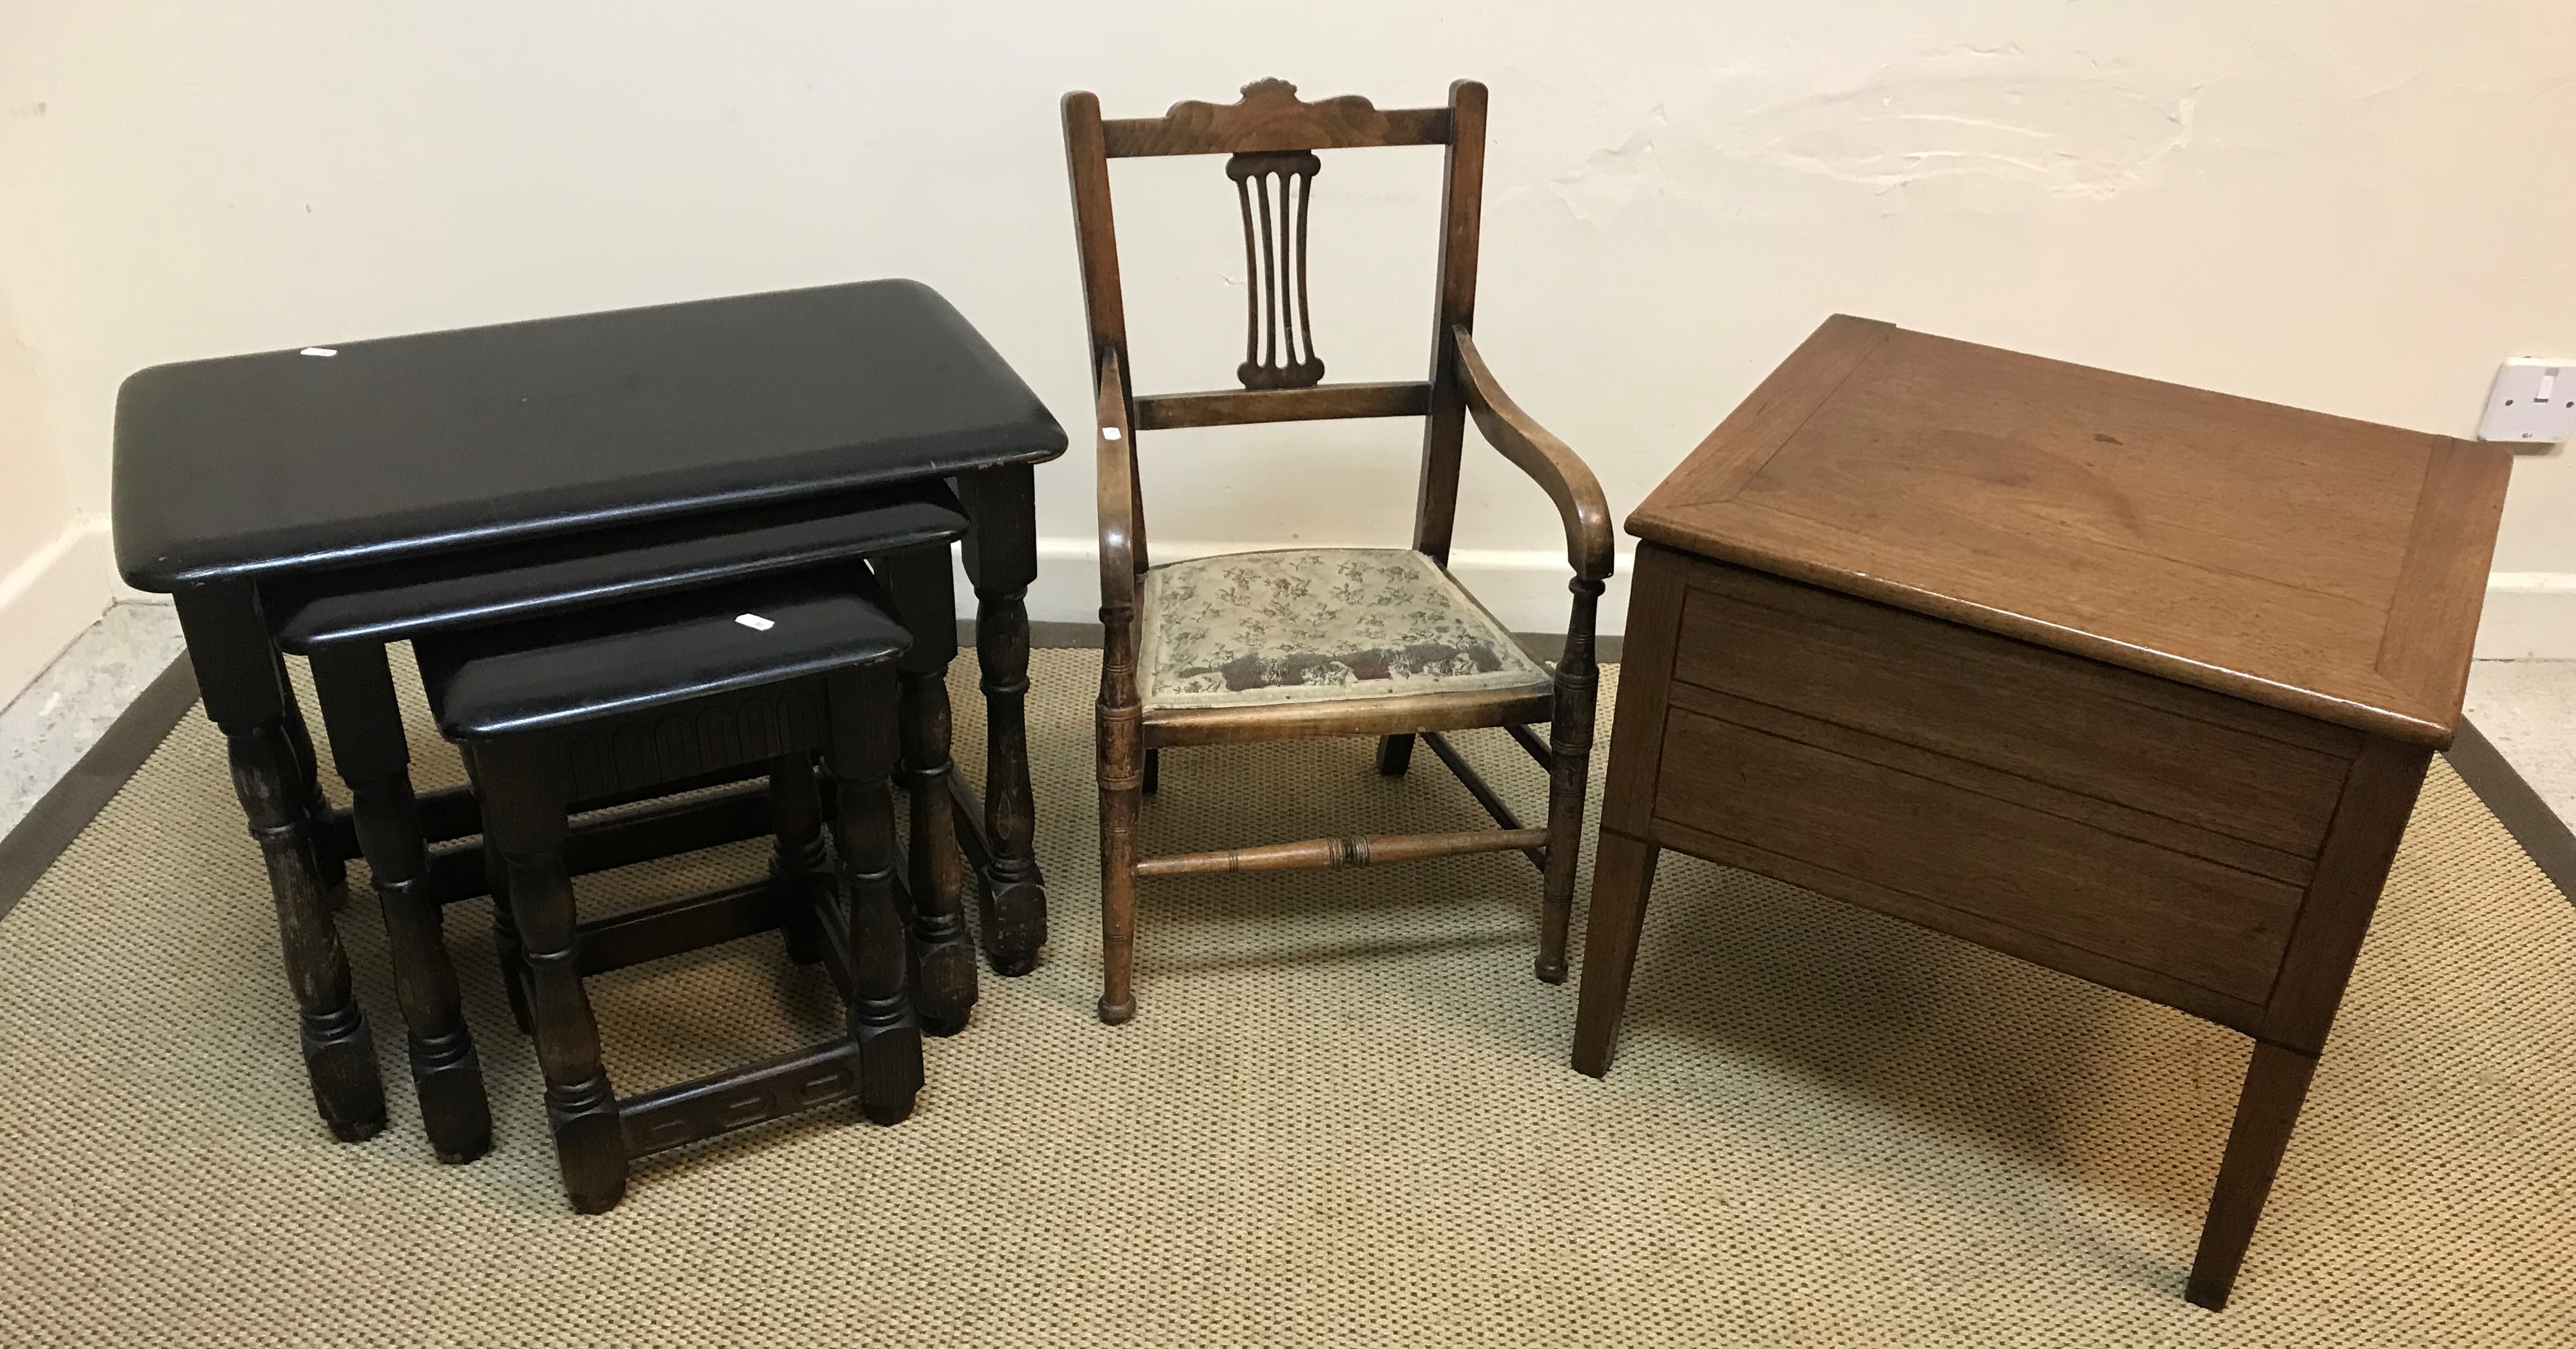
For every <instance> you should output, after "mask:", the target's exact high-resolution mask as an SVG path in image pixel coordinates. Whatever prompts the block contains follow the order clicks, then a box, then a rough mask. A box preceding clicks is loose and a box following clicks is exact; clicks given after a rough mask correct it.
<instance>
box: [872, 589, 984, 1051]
mask: <svg viewBox="0 0 2576 1349" xmlns="http://www.w3.org/2000/svg"><path fill="white" fill-rule="evenodd" d="M871 565H872V566H874V568H875V569H876V572H877V575H878V576H879V578H880V579H881V580H882V581H883V582H884V583H885V587H886V590H887V592H888V594H889V595H890V596H891V597H892V599H893V601H894V606H895V611H896V616H897V617H898V618H899V619H900V620H901V621H902V623H903V625H904V627H905V628H906V629H907V630H909V631H910V632H911V633H912V648H911V649H910V650H909V651H906V652H905V653H904V655H903V659H902V660H901V662H900V663H899V664H898V665H897V666H896V668H897V669H898V670H899V671H900V672H901V673H900V676H899V677H900V680H901V683H902V689H903V696H902V707H901V711H900V716H901V720H902V733H901V742H902V751H903V757H902V772H903V782H904V791H905V795H906V797H907V799H908V801H909V803H910V806H911V811H912V815H911V838H912V849H911V853H910V855H909V857H908V858H907V861H908V862H909V863H910V866H911V874H910V875H909V876H907V877H906V878H905V881H906V885H907V888H909V889H910V890H911V892H912V903H913V911H912V913H911V914H910V915H908V916H909V918H910V921H911V928H912V948H911V960H912V970H913V1002H914V1007H915V1009H916V1010H917V1011H918V1012H919V1014H920V1016H921V1028H922V1029H923V1030H924V1031H927V1032H928V1033H930V1034H932V1035H954V1034H956V1033H957V1032H959V1031H961V1030H964V1029H965V1028H966V1023H967V1020H968V1019H969V1017H970V1016H971V1015H972V1014H973V1012H974V1008H975V999H976V997H977V994H978V989H977V987H976V977H975V947H974V944H973V943H972V942H971V941H970V940H969V939H968V937H967V933H966V905H965V891H966V876H965V858H964V857H963V856H961V855H960V854H959V852H958V851H957V820H956V803H955V802H954V801H953V800H952V799H951V798H950V795H949V783H948V779H949V776H950V774H951V773H952V772H953V771H954V769H955V766H954V765H953V764H952V763H951V762H950V759H949V742H950V729H949V711H948V665H949V662H950V661H951V660H952V659H954V658H955V656H956V654H957V600H956V592H955V590H954V587H953V583H952V582H951V580H950V576H949V569H948V549H947V546H946V545H944V544H943V545H940V546H938V547H932V548H912V549H906V550H904V551H902V552H899V553H893V554H889V555H886V556H884V557H879V558H876V559H874V560H873V561H872V563H871Z"/></svg>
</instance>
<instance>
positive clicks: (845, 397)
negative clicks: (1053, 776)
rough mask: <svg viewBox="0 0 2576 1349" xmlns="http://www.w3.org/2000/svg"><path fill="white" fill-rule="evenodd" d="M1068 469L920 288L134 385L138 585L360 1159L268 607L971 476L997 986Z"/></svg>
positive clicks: (269, 359)
mask: <svg viewBox="0 0 2576 1349" xmlns="http://www.w3.org/2000/svg"><path fill="white" fill-rule="evenodd" d="M1064 447H1065V437H1064V431H1063V429H1062V428H1061V427H1060V426H1058V425H1057V424H1056V421H1055V419H1054V418H1053V417H1052V416H1050V415H1049V414H1048V412H1047V410H1046V408H1045V407H1044V405H1042V404H1041V403H1040V402H1039V401H1038V399H1037V397H1036V395H1035V394H1033V393H1032V392H1031V391H1030V390H1029V388H1028V386H1027V385H1026V384H1024V383H1022V382H1021V381H1020V379H1019V377H1018V376H1017V375H1015V374H1014V373H1013V372H1012V371H1011V369H1010V367H1008V366H1007V365H1005V364H1004V363H1003V361H1002V359H1001V357H1000V356H999V355H998V354H996V353H995V352H994V351H993V349H992V347H991V346H990V345H988V344H987V343H986V342H985V341H984V340H983V338H982V337H981V336H980V335H978V334H977V333H976V332H975V330H974V329H973V328H972V327H971V326H969V325H968V324H967V322H966V320H965V319H964V318H963V317H962V316H961V315H959V314H958V313H957V311H956V310H955V309H954V308H952V307H950V306H949V304H948V303H947V302H946V301H945V300H943V299H942V298H940V296H939V295H938V294H937V293H936V292H934V291H932V290H931V289H930V288H929V287H927V286H923V285H921V284H919V283H917V282H911V281H902V280H885V281H868V282H859V283H855V284H849V285H837V286H823V287H817V288H813V289H809V290H796V291H781V292H776V293H772V294H766V295H748V296H739V297H733V298H727V299H718V300H706V301H696V302H690V303H684V304H671V305H659V306H653V307H649V308H643V309H628V310H619V311H615V312H610V313H602V314H588V315H580V316H575V317H568V318H554V319H540V320H535V321H531V322H524V323H510V324H501V325H497V326H491V327H482V328H465V329H458V330H455V331H450V332H440V333H427V334H420V335H415V336H406V337H394V338H384V339H378V340H372V341H364V342H349V343H341V344H336V345H333V346H328V347H307V348H303V349H301V350H298V351H275V352H262V353H258V354H255V355H247V356H233V357H224V358H219V359H214V360H203V361H189V362H184V363H180V364H175V365H165V366H156V367H154V368H152V369H149V370H144V371H142V372H139V373H137V374H136V375H134V376H133V377H131V378H130V379H128V380H127V381H126V382H125V385H124V387H123V389H122V390H121V391H120V393H119V395H118V399H117V417H116V468H115V504H114V509H115V527H116V549H117V563H118V567H119V569H120V570H121V571H122V572H123V573H124V576H125V579H126V580H127V581H128V582H129V583H130V584H132V585H135V586H137V587H139V588H141V589H144V590H152V591H165V592H168V593H170V594H171V595H172V596H173V597H174V599H175V600H176V602H177V605H178V611H179V620H180V625H181V627H182V629H183V631H184V632H185V635H186V637H187V642H188V652H189V657H190V659H191V661H192V662H193V663H194V665H195V667H196V674H197V680H198V685H199V687H200V688H201V690H202V691H203V693H204V696H205V702H206V712H207V715H208V716H209V717H211V718H213V720H214V721H215V722H216V723H217V724H218V725H219V726H221V727H222V728H223V731H224V735H225V738H226V740H227V742H228V743H229V747H230V756H231V761H232V768H233V781H234V787H235V790H236V792H237V793H238V795H239V797H240V800H241V803H242V807H243V809H244V811H245V812H246V813H247V814H248V816H249V817H250V825H251V833H252V835H253V837H254V838H256V839H257V840H258V841H259V844H260V847H261V850H262V852H263V854H264V856H265V858H266V860H267V865H268V873H269V882H270V888H271V890H272V892H273V895H274V898H275V900H276V904H277V912H278V921H279V929H280V933H281V935H282V938H283V942H284V947H285V963H286V969H287V977H288V980H289V982H290V984H291V985H292V987H293V989H294V992H295V996H296V1001H297V1005H298V1008H299V1010H300V1013H301V1018H302V1026H303V1041H304V1052H305V1059H306V1065H307V1068H308V1070H309V1071H310V1073H311V1075H312V1078H313V1083H314V1093H315V1100H316V1104H317V1106H319V1108H320V1109H321V1112H322V1115H323V1117H324V1119H325V1121H326V1122H328V1123H329V1124H330V1125H331V1127H332V1129H333V1132H334V1133H335V1134H337V1135H338V1136H340V1137H342V1138H344V1139H355V1138H363V1137H366V1136H368V1135H370V1134H372V1133H374V1132H375V1131H376V1129H377V1128H380V1127H381V1126H382V1123H383V1118H384V1106H383V1092H382V1087H381V1085H380V1084H379V1082H378V1081H377V1074H376V1068H375V1059H374V1052H373V1049H372V1045H371V1042H370V1037H369V1033H368V1030H367V1024H366V1018H365V1016H364V1014H363V1013H362V1012H361V1011H360V1010H359V1008H358V1005H357V1002H356V1001H355V999H354V997H353V996H352V994H351V991H350V980H349V970H348V962H347V960H346V958H345V956H344V955H343V953H342V950H341V947H340V943H339V938H338V935H337V933H336V931H335V930H334V928H333V925H332V921H331V917H330V914H329V911H328V910H329V905H330V893H331V892H332V891H333V890H334V889H336V888H337V886H338V885H339V883H340V882H339V877H338V873H339V871H340V869H341V867H342V865H343V863H344V861H345V858H346V857H347V856H348V855H350V853H351V851H352V849H351V848H350V847H348V846H333V845H331V844H329V843H328V842H327V841H326V840H324V839H323V838H322V837H321V834H322V832H323V827H324V824H325V822H326V821H327V820H328V819H329V816H328V814H327V812H326V806H325V802H324V800H323V798H322V795H321V790H320V786H319V782H318V779H317V776H316V770H315V758H314V753H313V747H312V741H311V736H310V733H309V731H308V730H307V729H306V727H305V725H304V722H303V719H302V717H301V715H300V714H299V713H298V711H297V708H296V701H295V697H294V694H293V689H292V687H291V685H290V683H289V681H288V678H287V674H286V667H285V662H284V659H283V657H282V655H281V654H280V652H279V649H278V647H277V645H276V641H275V633H274V631H273V628H274V625H275V624H276V623H278V622H281V621H283V619H284V618H285V617H286V615H285V614H284V613H272V612H270V611H269V609H268V607H267V605H265V604H264V603H263V600H264V598H273V597H274V596H276V595H277V594H278V593H279V592H280V591H282V590H291V591H293V592H295V593H296V594H297V595H298V596H299V597H300V598H305V599H309V598H311V597H312V596H313V595H315V594H317V593H328V591H329V588H330V578H331V577H332V576H333V575H334V574H335V573H336V572H337V571H338V570H340V569H350V574H351V575H353V576H356V575H367V576H370V577H372V578H375V581H377V582H380V580H381V578H382V576H383V575H384V573H385V570H386V566H387V564H396V565H398V564H401V563H403V562H405V561H407V560H421V561H423V562H424V563H436V564H438V565H449V564H451V563H452V562H453V560H454V559H456V558H459V557H461V556H465V555H469V554H471V553H472V552H473V551H474V550H477V549H486V548H491V549H502V548H503V547H504V546H506V545H517V544H523V543H527V542H530V541H534V540H541V539H552V540H561V539H573V538H579V537H580V536H582V535H583V534H584V533H585V532H587V531H600V537H602V538H603V539H610V538H614V539H619V540H622V541H623V543H622V545H621V546H632V540H633V538H634V530H633V529H631V528H628V529H613V528H610V527H612V526H638V525H650V524H652V523H653V522H655V521H665V522H670V523H672V524H673V525H674V527H675V528H676V527H679V526H682V525H686V524H702V523H703V522H705V521H707V520H709V519H716V518H722V517H724V516H725V515H726V513H728V512H735V511H742V510H745V509H746V508H753V507H761V506H768V505H777V504H782V503H791V502H797V501H817V500H822V499H826V498H833V497H849V498H852V499H853V500H860V499H865V498H866V497H867V496H868V494H869V493H870V491H871V490H872V489H882V488H890V487H893V486H895V485H898V484H902V483H906V482H919V481H921V480H924V479H948V480H951V481H952V482H953V483H954V485H955V488H956V490H957V493H958V495H959V497H960V498H961V499H962V500H963V502H964V504H965V506H966V510H967V514H968V516H969V518H970V520H971V521H972V528H971V530H970V532H969V534H968V536H967V540H966V545H965V557H966V569H967V574H968V577H969V579H970V580H971V581H972V582H973V584H974V588H975V593H976V597H977V600H978V610H977V616H976V633H977V646H978V652H979V656H980V660H981V665H982V675H983V690H984V695H985V700H986V707H987V758H986V765H987V767H986V779H985V793H984V799H983V801H982V802H980V803H977V802H975V801H974V800H973V794H972V793H971V792H970V791H968V790H967V789H965V788H964V787H963V785H962V784H958V796H959V798H960V800H961V802H963V803H965V804H966V806H967V809H966V811H965V812H964V814H965V815H966V816H967V818H966V819H965V820H964V821H962V822H961V827H960V829H959V833H960V837H961V841H962V842H964V843H965V844H966V846H967V848H968V851H969V852H970V854H972V856H973V859H974V860H975V861H976V862H977V865H978V869H979V870H980V871H981V873H982V877H981V879H982V882H983V901H982V902H983V906H984V912H985V920H986V921H985V926H986V929H987V931H986V934H985V942H986V946H987V948H988V951H989V952H990V953H991V955H992V957H993V960H994V963H995V966H996V968H997V969H999V970H1000V971H1001V972H1002V973H1005V974H1012V973H1020V972H1024V971H1026V970H1027V969H1028V968H1030V967H1031V966H1032V965H1034V963H1035V961H1036V958H1037V951H1038V946H1039V944H1040V943H1041V942H1042V941H1043V940H1044V937H1045V896H1044V890H1043V880H1042V877H1041V876H1040V873H1039V870H1038V867H1037V862H1036V859H1035V857H1034V856H1033V854H1032V852H1031V834H1032V832H1033V815H1032V806H1031V800H1030V787H1029V775H1028V753H1027V745H1026V735H1025V722H1024V699H1025V695H1026V692H1027V688H1028V618H1027V611H1026V609H1025V607H1024V605H1023V597H1024V596H1025V594H1026V592H1027V588H1028V585H1029V583H1030V581H1031V580H1033V579H1034V578H1035V576H1036V574H1037V541H1036V537H1035V536H1036V522H1035V511H1034V498H1033V483H1032V468H1033V466H1034V465H1036V464H1038V463H1040V462H1043V461H1045V460H1048V459H1052V458H1054V457H1055V456H1057V455H1059V454H1061V453H1063V451H1064ZM371 583H375V582H371ZM323 696H324V697H325V698H326V699H327V698H328V697H330V691H329V690H328V689H327V688H326V689H325V690H323ZM949 780H950V781H952V782H953V781H954V780H955V779H954V775H949ZM423 804H424V805H428V804H429V803H427V802H424V803H423ZM979 808H980V811H981V821H980V823H981V828H980V829H978V828H977V827H976V825H977V823H978V821H977V819H976V818H975V817H976V815H977V812H978V809H979ZM466 832H471V831H470V830H468V831H466Z"/></svg>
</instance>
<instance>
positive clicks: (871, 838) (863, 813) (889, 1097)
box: [823, 668, 922, 1124]
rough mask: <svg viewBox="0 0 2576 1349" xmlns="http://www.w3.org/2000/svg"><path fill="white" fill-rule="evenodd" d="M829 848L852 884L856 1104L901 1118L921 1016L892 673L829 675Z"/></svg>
mask: <svg viewBox="0 0 2576 1349" xmlns="http://www.w3.org/2000/svg"><path fill="white" fill-rule="evenodd" d="M830 698H831V714H830V716H831V741H832V743H831V748H830V749H829V750H827V751H826V752H825V754H824V756H823V762H824V767H825V769H826V771H828V772H830V773H831V775H832V779H833V792H832V845H833V850H834V851H835V852H837V853H838V854H839V855H840V863H841V874H842V877H843V880H844V881H845V883H846V884H847V885H848V886H849V894H850V909H849V947H850V993H849V1033H850V1039H851V1041H852V1042H853V1043H855V1044H856V1045H857V1046H858V1050H859V1108H860V1110H861V1112H862V1113H864V1114H865V1115H866V1116H867V1117H868V1119H869V1121H870V1122H871V1123H875V1124H899V1123H901V1122H903V1120H904V1119H905V1118H907V1117H909V1116H910V1115H911V1114H912V1104H913V1098H914V1097H915V1096H916V1095H918V1094H919V1093H920V1091H921V1081H922V1071H921V1021H920V1019H919V1018H918V1017H917V1016H915V1015H914V1013H913V1008H912V998H911V994H910V991H909V989H908V987H907V975H908V973H909V971H908V968H907V967H908V965H909V964H910V955H909V952H908V951H907V948H906V942H907V937H906V935H905V932H904V921H903V914H902V911H901V910H900V909H898V908H897V907H896V905H895V898H894V803H893V800H892V798H891V797H890V796H889V794H888V789H887V780H888V778H890V777H891V776H892V775H893V772H894V766H895V727H894V724H893V720H892V719H891V718H889V717H888V716H887V715H886V711H887V709H889V708H891V707H893V706H894V703H895V678H894V672H893V671H892V670H888V669H884V668H873V669H863V670H847V671H841V672H838V673H835V674H834V675H833V676H832V681H831V693H830Z"/></svg>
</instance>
